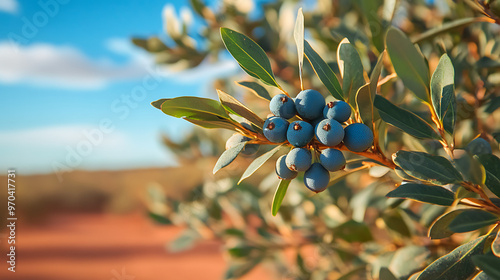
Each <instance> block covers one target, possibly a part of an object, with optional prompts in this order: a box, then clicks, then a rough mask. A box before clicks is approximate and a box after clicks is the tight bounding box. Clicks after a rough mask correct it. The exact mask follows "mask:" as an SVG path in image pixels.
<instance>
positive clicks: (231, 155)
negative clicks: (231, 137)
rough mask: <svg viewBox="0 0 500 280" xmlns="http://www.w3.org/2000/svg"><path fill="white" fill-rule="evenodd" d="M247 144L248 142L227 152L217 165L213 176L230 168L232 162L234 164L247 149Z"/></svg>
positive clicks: (239, 144) (221, 156)
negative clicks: (223, 169) (225, 168)
mask: <svg viewBox="0 0 500 280" xmlns="http://www.w3.org/2000/svg"><path fill="white" fill-rule="evenodd" d="M246 143H247V142H242V143H238V144H237V145H235V146H234V147H232V148H230V149H227V150H225V151H224V152H223V153H222V155H220V157H219V159H218V160H217V162H216V163H215V166H214V170H213V174H215V173H217V171H219V170H221V169H222V168H224V167H226V166H228V165H229V164H230V163H231V162H233V161H234V159H235V158H236V157H237V156H238V155H239V154H240V152H241V151H242V150H243V149H244V148H245V145H246Z"/></svg>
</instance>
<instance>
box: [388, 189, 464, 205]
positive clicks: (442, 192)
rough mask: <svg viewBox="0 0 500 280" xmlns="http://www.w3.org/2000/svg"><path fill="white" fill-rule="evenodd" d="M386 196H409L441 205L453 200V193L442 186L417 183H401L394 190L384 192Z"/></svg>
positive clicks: (450, 202)
mask: <svg viewBox="0 0 500 280" xmlns="http://www.w3.org/2000/svg"><path fill="white" fill-rule="evenodd" d="M386 196H387V197H399V198H410V199H414V200H417V201H420V202H425V203H431V204H437V205H443V206H450V205H452V204H453V201H454V200H455V195H454V194H453V193H452V192H450V191H449V190H447V189H445V188H443V187H439V186H429V185H424V184H417V183H406V184H402V185H401V186H399V187H398V188H396V189H395V190H393V191H391V192H389V193H388V194H386Z"/></svg>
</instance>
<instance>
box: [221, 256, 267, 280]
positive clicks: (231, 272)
mask: <svg viewBox="0 0 500 280" xmlns="http://www.w3.org/2000/svg"><path fill="white" fill-rule="evenodd" d="M262 261H263V258H262V257H258V258H253V259H251V260H249V261H246V262H243V263H240V262H238V263H235V264H232V265H231V266H229V268H228V270H226V274H225V275H224V279H226V280H229V279H240V278H241V277H242V276H243V275H245V274H247V273H249V272H250V271H252V269H254V268H255V267H256V266H257V265H258V264H259V263H260V262H262Z"/></svg>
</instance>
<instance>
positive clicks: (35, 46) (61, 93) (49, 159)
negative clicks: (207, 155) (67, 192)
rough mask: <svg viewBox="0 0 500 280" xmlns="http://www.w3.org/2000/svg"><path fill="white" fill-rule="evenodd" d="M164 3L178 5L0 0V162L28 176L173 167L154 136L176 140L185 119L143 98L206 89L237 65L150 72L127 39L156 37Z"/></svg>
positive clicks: (151, 66)
mask: <svg viewBox="0 0 500 280" xmlns="http://www.w3.org/2000/svg"><path fill="white" fill-rule="evenodd" d="M41 3H45V5H43V4H41ZM165 5H170V6H173V7H174V9H175V11H176V13H177V14H179V13H180V11H181V10H182V9H183V7H187V6H188V5H187V1H180V0H179V1H172V0H169V1H77V0H64V1H63V0H59V1H56V0H41V1H29V0H26V1H22V0H0V93H1V95H2V101H1V102H0V112H1V115H2V121H1V122H0V158H1V160H0V169H3V170H5V169H7V168H10V167H14V168H17V169H18V170H19V172H20V173H21V172H22V173H24V174H29V173H49V172H61V171H66V170H72V169H121V168H137V167H151V166H168V165H171V164H173V161H172V159H171V158H170V156H169V154H168V153H167V151H166V150H165V149H164V148H163V147H162V146H161V144H160V141H159V137H160V134H161V132H167V133H169V134H171V135H172V136H173V137H179V135H180V134H182V133H185V132H186V131H187V130H188V129H189V127H190V126H189V125H188V124H185V123H184V122H183V121H182V120H177V119H174V118H171V117H167V116H165V115H163V114H162V113H161V112H160V111H158V110H156V109H154V108H152V107H151V105H150V104H149V103H150V102H151V101H153V100H156V99H159V98H164V97H175V96H180V95H200V94H201V95H203V94H205V95H206V92H207V91H206V88H207V85H209V82H210V80H211V79H213V78H214V77H215V76H217V75H229V74H234V73H239V71H241V70H240V69H239V68H238V66H237V64H236V63H235V62H234V61H232V60H227V61H221V62H218V63H217V64H215V65H204V66H201V67H200V68H198V69H195V70H191V71H187V72H183V73H170V72H168V71H167V72H162V73H159V72H158V71H157V69H155V68H154V63H153V62H152V58H151V57H150V56H148V55H147V54H146V53H145V52H143V51H141V50H139V49H137V48H135V47H134V46H133V45H132V44H131V43H130V38H131V37H132V36H135V35H139V36H150V35H161V34H164V32H163V25H164V22H163V19H162V10H163V9H164V7H165ZM184 9H185V8H184ZM195 25H196V21H195ZM193 80H196V81H197V82H196V83H193Z"/></svg>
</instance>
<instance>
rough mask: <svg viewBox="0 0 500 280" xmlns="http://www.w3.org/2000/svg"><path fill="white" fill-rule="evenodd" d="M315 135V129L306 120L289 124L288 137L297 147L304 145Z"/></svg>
mask: <svg viewBox="0 0 500 280" xmlns="http://www.w3.org/2000/svg"><path fill="white" fill-rule="evenodd" d="M313 137H314V129H313V127H312V125H311V124H309V123H308V122H305V121H294V122H292V123H291V124H290V125H289V126H288V131H287V133H286V138H287V140H288V142H290V144H292V145H293V146H295V147H304V146H305V145H307V143H309V142H310V141H311V140H312V138H313Z"/></svg>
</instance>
